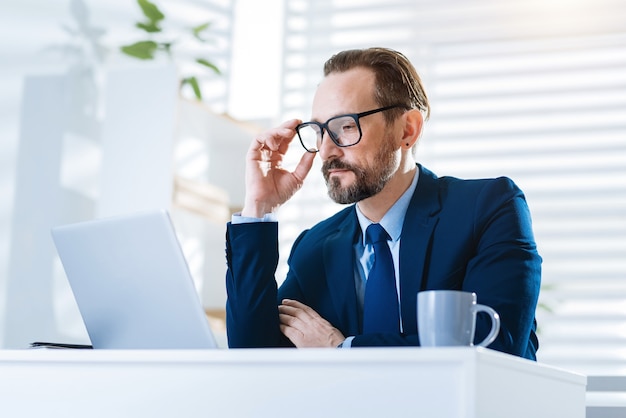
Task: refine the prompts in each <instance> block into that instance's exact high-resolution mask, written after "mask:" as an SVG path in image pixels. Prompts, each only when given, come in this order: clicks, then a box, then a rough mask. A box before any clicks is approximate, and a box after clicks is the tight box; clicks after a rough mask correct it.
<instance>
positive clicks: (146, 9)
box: [137, 0, 165, 23]
mask: <svg viewBox="0 0 626 418" xmlns="http://www.w3.org/2000/svg"><path fill="white" fill-rule="evenodd" d="M137 4H139V7H141V10H142V11H143V14H144V15H145V16H146V17H147V18H148V20H150V22H151V23H156V22H159V21H160V20H163V19H165V15H164V14H163V13H161V11H160V10H159V8H158V7H157V6H156V5H155V4H154V3H151V2H150V1H148V0H137Z"/></svg>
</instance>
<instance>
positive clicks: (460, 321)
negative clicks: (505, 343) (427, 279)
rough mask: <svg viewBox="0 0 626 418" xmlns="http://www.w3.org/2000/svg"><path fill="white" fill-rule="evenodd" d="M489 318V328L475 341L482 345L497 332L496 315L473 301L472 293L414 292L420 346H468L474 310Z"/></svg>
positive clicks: (472, 333)
mask: <svg viewBox="0 0 626 418" xmlns="http://www.w3.org/2000/svg"><path fill="white" fill-rule="evenodd" d="M477 312H486V313H487V314H489V316H490V317H491V331H490V332H489V334H488V335H487V336H486V337H485V338H484V339H483V340H482V341H481V342H480V343H478V344H475V345H477V346H480V347H486V346H488V345H489V344H491V343H492V342H493V341H494V340H495V339H496V336H497V335H498V332H499V331H500V316H499V315H498V313H497V312H496V311H495V310H494V309H492V308H490V307H489V306H486V305H480V304H477V303H476V293H472V292H462V291H458V290H426V291H423V292H419V293H418V294H417V330H418V333H419V339H420V345H421V346H423V347H446V346H472V345H474V332H475V331H476V313H477Z"/></svg>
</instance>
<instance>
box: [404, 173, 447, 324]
mask: <svg viewBox="0 0 626 418" xmlns="http://www.w3.org/2000/svg"><path fill="white" fill-rule="evenodd" d="M418 169H419V170H420V174H419V179H418V182H417V188H416V189H415V193H413V197H412V198H411V203H410V204H409V207H408V209H407V213H406V216H405V218H404V225H403V226H402V237H401V241H400V267H399V268H400V304H401V310H402V322H403V326H404V332H415V330H416V329H417V320H416V318H417V314H416V303H417V292H419V291H420V290H423V289H424V287H425V285H426V278H425V275H424V274H425V267H426V260H427V259H428V258H429V257H430V255H429V254H430V245H431V240H432V235H433V231H434V229H435V226H436V225H437V222H438V220H439V216H438V212H439V211H440V209H441V204H440V197H439V187H438V183H437V178H436V176H435V175H434V174H433V173H431V172H430V171H428V170H427V169H425V168H423V167H422V166H421V165H418Z"/></svg>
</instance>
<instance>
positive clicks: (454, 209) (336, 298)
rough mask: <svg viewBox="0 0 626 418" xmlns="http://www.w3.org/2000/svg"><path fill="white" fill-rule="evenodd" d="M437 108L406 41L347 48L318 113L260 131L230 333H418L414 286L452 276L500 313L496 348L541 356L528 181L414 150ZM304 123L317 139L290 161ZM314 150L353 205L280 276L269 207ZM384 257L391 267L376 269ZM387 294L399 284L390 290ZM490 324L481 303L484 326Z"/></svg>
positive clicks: (238, 219) (248, 337) (394, 340)
mask: <svg viewBox="0 0 626 418" xmlns="http://www.w3.org/2000/svg"><path fill="white" fill-rule="evenodd" d="M429 111H430V108H429V104H428V100H427V97H426V94H425V93H424V89H423V87H422V84H421V81H420V78H419V76H418V74H417V72H416V71H415V69H414V68H413V66H412V65H411V63H410V62H409V61H408V60H407V59H406V58H405V57H404V56H403V55H402V54H400V53H398V52H396V51H393V50H389V49H384V48H370V49H365V50H351V51H344V52H341V53H339V54H337V55H335V56H333V57H332V58H331V59H329V60H328V61H327V62H326V64H325V66H324V78H323V80H322V81H321V83H320V84H319V86H318V88H317V91H316V94H315V97H314V101H313V107H312V121H311V122H307V123H302V122H301V121H300V120H291V121H288V122H285V123H283V124H282V125H280V126H279V127H277V128H275V129H272V130H269V131H267V132H265V133H263V134H261V135H259V136H258V137H257V138H255V139H254V140H253V141H252V144H251V145H250V148H249V150H248V153H247V156H246V159H247V163H246V164H247V165H246V197H245V202H244V208H243V210H242V212H241V213H240V214H238V215H235V216H233V220H232V222H230V223H229V224H228V227H227V242H226V247H227V248H226V254H227V262H228V272H227V277H226V285H227V292H228V301H227V331H228V341H229V346H230V347H275V346H296V347H340V346H341V347H360V346H406V345H419V338H418V335H417V319H416V316H417V315H416V299H417V293H418V292H419V291H421V290H428V289H456V290H464V291H469V292H475V293H476V294H477V296H478V302H479V303H481V304H485V305H489V306H491V307H492V308H494V309H495V310H496V311H497V312H498V313H499V315H500V318H501V329H500V332H499V335H498V337H497V339H496V340H495V341H494V342H493V343H492V344H491V345H490V348H493V349H496V350H500V351H503V352H506V353H510V354H514V355H518V356H522V357H526V358H529V359H535V358H536V350H537V348H538V341H537V337H536V335H535V329H536V323H535V319H534V314H535V308H536V304H537V298H538V294H539V284H540V275H541V269H540V266H541V258H540V257H539V255H538V254H537V251H536V246H535V243H534V238H533V233H532V229H531V220H530V215H529V212H528V208H527V205H526V202H525V199H524V195H523V193H522V192H521V191H520V190H519V189H518V188H517V186H516V185H515V184H514V183H513V182H512V181H511V180H509V179H507V178H498V179H486V180H460V179H456V178H451V177H442V178H438V177H436V176H435V175H434V174H433V173H432V172H430V171H429V170H427V169H426V168H425V167H423V166H421V165H419V164H417V163H416V161H415V157H414V154H415V148H416V144H417V142H418V138H419V137H420V134H421V131H422V124H423V121H424V119H425V118H427V117H428V115H429ZM296 136H298V137H299V140H300V142H301V143H302V145H303V146H304V147H305V149H306V150H307V152H304V154H303V155H302V158H301V159H300V162H299V163H298V165H297V167H296V168H295V169H294V171H293V172H290V171H287V170H285V169H283V168H281V162H282V160H283V157H284V155H285V153H286V152H287V149H288V146H289V144H290V143H291V141H292V140H293V139H294V138H295V137H296ZM316 154H319V156H320V158H321V159H322V162H323V167H322V173H323V175H324V179H325V180H326V184H327V187H328V194H329V196H330V197H331V198H332V199H333V200H334V201H336V202H338V203H342V204H351V205H350V206H348V207H347V208H346V209H344V210H342V211H340V212H338V213H337V214H335V215H334V216H332V217H330V218H328V219H326V220H324V221H322V222H320V223H319V224H317V225H315V226H314V227H313V228H311V229H309V230H307V231H304V232H302V233H301V235H300V236H299V237H298V239H297V240H296V241H295V243H294V244H293V247H292V250H291V254H290V257H289V261H288V263H289V272H288V274H287V277H286V279H285V281H284V283H283V284H282V285H281V287H280V289H277V284H276V281H275V278H274V275H275V272H276V267H277V263H278V249H277V248H278V244H277V242H278V224H277V222H275V221H274V219H273V216H272V213H273V212H274V211H275V210H276V209H277V208H278V207H280V205H282V204H283V203H285V202H286V201H287V200H289V198H291V196H293V194H294V193H295V192H296V191H297V190H298V189H299V188H300V187H301V185H302V183H303V182H304V179H305V177H306V176H307V174H308V173H309V171H310V169H311V166H312V164H313V159H314V157H315V155H316ZM370 224H378V225H376V226H374V227H372V229H378V230H379V231H380V230H381V228H380V227H381V226H382V228H384V231H383V232H382V236H383V238H382V241H383V244H386V245H379V246H378V247H376V245H378V244H376V242H375V240H373V241H370V233H369V232H367V230H368V227H369V226H370ZM383 252H385V254H384V255H382V254H383ZM379 254H381V255H379ZM377 260H380V261H377ZM383 260H388V261H383ZM385 263H386V265H387V269H388V270H387V272H386V273H385V274H380V273H378V272H377V273H374V271H375V270H377V269H380V268H382V267H380V266H382V265H383V264H385ZM377 264H378V266H377ZM389 269H390V270H389ZM373 276H376V277H377V279H372V277H373ZM379 276H387V277H391V278H392V279H391V280H387V282H385V284H384V286H386V289H389V286H392V287H391V290H381V289H382V288H380V287H376V286H379V284H376V285H375V284H374V283H382V282H381V280H382V279H379V278H378V277H379ZM394 279H395V280H394ZM374 288H375V290H372V289H374ZM368 290H369V292H368ZM382 294H387V295H393V297H392V298H391V299H389V297H388V298H387V299H386V300H385V301H384V302H381V301H380V300H378V299H381V298H382V296H381V295H382ZM377 298H378V299H377ZM384 317H385V318H386V321H387V322H386V324H385V325H380V327H379V325H378V324H376V322H377V321H379V320H381V318H384ZM489 329H490V322H489V318H483V317H480V316H479V317H478V320H477V327H476V340H477V341H480V340H482V338H484V336H485V335H486V334H487V332H488V331H489Z"/></svg>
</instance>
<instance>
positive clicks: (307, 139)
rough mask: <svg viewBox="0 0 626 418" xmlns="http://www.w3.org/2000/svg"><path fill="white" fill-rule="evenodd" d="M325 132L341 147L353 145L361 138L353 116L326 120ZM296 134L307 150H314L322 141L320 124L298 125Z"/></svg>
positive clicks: (317, 148)
mask: <svg viewBox="0 0 626 418" xmlns="http://www.w3.org/2000/svg"><path fill="white" fill-rule="evenodd" d="M326 127H327V132H328V133H329V134H330V135H331V137H332V138H331V139H332V140H333V142H334V143H335V144H337V145H339V146H341V147H347V146H350V145H354V144H356V143H357V142H359V140H360V139H361V131H360V129H359V125H358V123H357V121H356V119H355V118H354V117H353V116H340V117H337V118H334V119H330V120H329V121H328V122H327V126H326ZM298 134H299V135H300V140H301V141H302V145H303V146H304V148H306V150H307V151H309V152H316V151H318V150H319V147H320V145H321V142H322V134H321V125H320V124H317V123H306V124H303V125H301V126H300V127H299V129H298Z"/></svg>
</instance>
